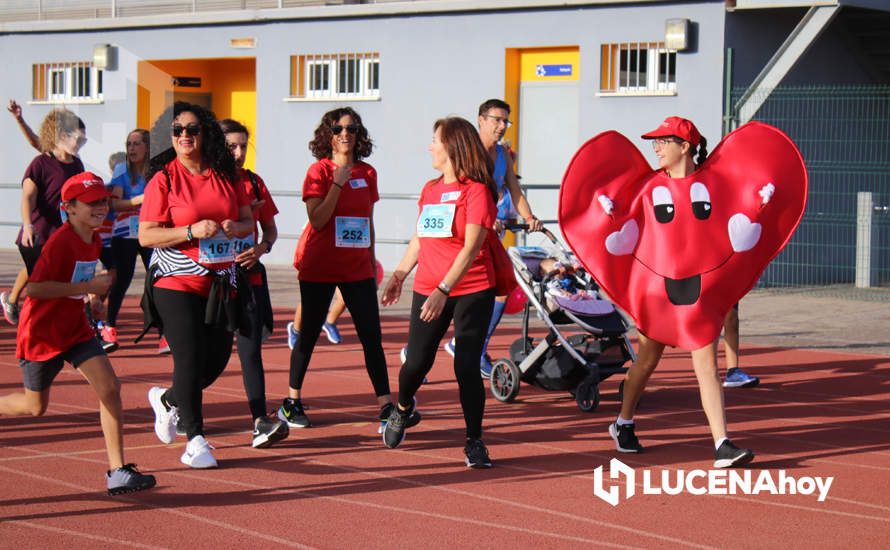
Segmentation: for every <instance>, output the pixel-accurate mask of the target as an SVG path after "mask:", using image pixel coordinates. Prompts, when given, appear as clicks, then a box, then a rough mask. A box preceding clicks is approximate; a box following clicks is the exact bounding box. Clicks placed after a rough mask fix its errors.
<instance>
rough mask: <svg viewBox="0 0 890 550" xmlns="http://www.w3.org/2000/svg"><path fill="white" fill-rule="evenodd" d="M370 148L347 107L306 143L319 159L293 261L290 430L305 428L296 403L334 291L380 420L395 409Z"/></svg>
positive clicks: (282, 414)
mask: <svg viewBox="0 0 890 550" xmlns="http://www.w3.org/2000/svg"><path fill="white" fill-rule="evenodd" d="M372 148H373V145H372V143H371V139H370V138H369V137H368V130H367V129H366V128H365V127H364V126H363V125H362V119H361V117H360V116H359V115H358V113H356V112H355V111H354V110H353V109H352V108H350V107H342V108H339V109H334V110H332V111H328V112H327V113H325V114H324V116H322V117H321V123H320V124H319V125H318V127H317V128H316V129H315V138H314V139H313V140H312V141H311V142H310V143H309V149H310V150H311V151H312V155H313V156H314V157H315V158H316V159H318V162H316V163H314V164H313V165H312V166H310V167H309V170H308V171H307V172H306V179H305V180H304V181H303V202H305V203H306V212H307V213H308V215H309V224H308V225H307V226H306V229H305V231H306V234H305V235H303V236H302V237H301V239H300V241H301V244H302V248H300V249H298V251H297V254H296V257H295V258H294V267H295V268H297V271H298V275H297V277H298V279H299V280H300V301H301V303H302V308H303V318H302V320H301V322H300V327H299V328H298V329H297V330H298V331H299V333H300V339H299V342H298V343H297V345H296V346H294V349H293V351H291V356H290V387H289V388H288V397H287V398H286V399H285V400H284V403H283V404H282V405H281V408H279V409H278V417H279V418H280V419H281V420H284V421H285V422H287V423H288V426H290V427H292V428H305V427H306V426H309V418H307V416H306V413H305V411H304V410H303V403H302V400H301V399H300V397H301V395H300V394H301V390H302V387H303V379H304V377H305V376H306V370H307V369H308V368H309V361H310V359H311V358H312V350H313V349H314V348H315V343H316V341H317V340H318V335H319V334H320V333H321V327H322V325H323V324H324V321H325V317H326V316H327V313H328V306H330V304H331V298H333V296H334V290H335V289H338V288H339V289H340V294H341V295H342V296H343V300H344V301H345V303H346V307H347V308H348V309H349V313H350V314H351V315H352V322H353V324H354V325H355V330H356V332H357V333H358V337H359V340H360V341H361V343H362V349H363V350H364V353H365V368H366V369H367V371H368V376H369V377H370V378H371V383H372V385H373V386H374V395H376V396H377V404H378V406H380V407H381V409H380V417H381V419H385V418H386V417H388V416H389V412H390V409H392V408H393V406H392V398H391V397H390V394H389V374H388V373H387V372H386V357H385V356H384V354H383V343H382V336H381V333H380V310H379V307H378V305H377V283H376V282H375V280H374V276H375V273H376V260H375V258H374V203H375V202H377V201H378V200H379V198H380V197H379V195H378V193H377V171H376V170H374V167H373V166H371V165H370V164H368V163H366V162H362V160H361V159H363V158H366V157H368V156H370V155H371V150H372Z"/></svg>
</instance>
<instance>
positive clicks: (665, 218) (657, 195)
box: [652, 185, 674, 223]
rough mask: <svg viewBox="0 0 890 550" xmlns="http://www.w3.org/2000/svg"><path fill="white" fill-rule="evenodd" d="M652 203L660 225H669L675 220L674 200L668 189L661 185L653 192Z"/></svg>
mask: <svg viewBox="0 0 890 550" xmlns="http://www.w3.org/2000/svg"><path fill="white" fill-rule="evenodd" d="M652 203H653V204H654V205H655V219H656V220H658V223H668V222H670V221H671V220H673V219H674V199H673V197H671V192H670V190H668V188H667V187H665V186H663V185H659V186H658V187H656V188H655V189H653V190H652Z"/></svg>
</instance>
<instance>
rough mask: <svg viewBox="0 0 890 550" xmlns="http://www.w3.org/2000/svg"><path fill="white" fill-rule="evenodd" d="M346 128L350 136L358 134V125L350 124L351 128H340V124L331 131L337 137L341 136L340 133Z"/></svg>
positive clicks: (332, 127)
mask: <svg viewBox="0 0 890 550" xmlns="http://www.w3.org/2000/svg"><path fill="white" fill-rule="evenodd" d="M344 128H345V129H346V131H347V132H349V133H350V134H354V133H356V132H358V125H357V124H350V125H349V126H340V125H339V124H338V125H336V126H331V131H332V132H334V135H335V136H339V135H340V132H342V131H343V129H344Z"/></svg>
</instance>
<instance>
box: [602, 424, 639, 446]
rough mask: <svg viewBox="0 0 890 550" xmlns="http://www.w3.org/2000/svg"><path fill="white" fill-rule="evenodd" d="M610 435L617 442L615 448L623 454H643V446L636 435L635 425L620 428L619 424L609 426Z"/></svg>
mask: <svg viewBox="0 0 890 550" xmlns="http://www.w3.org/2000/svg"><path fill="white" fill-rule="evenodd" d="M609 435H611V436H612V439H613V440H614V441H615V448H616V449H618V452H621V453H642V452H643V446H642V445H640V441H639V440H638V439H637V436H636V434H634V425H633V424H625V425H624V426H619V425H618V423H617V422H612V423H611V424H609Z"/></svg>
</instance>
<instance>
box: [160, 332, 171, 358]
mask: <svg viewBox="0 0 890 550" xmlns="http://www.w3.org/2000/svg"><path fill="white" fill-rule="evenodd" d="M168 353H170V344H168V343H167V337H166V336H161V339H160V340H158V355H167V354H168Z"/></svg>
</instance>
